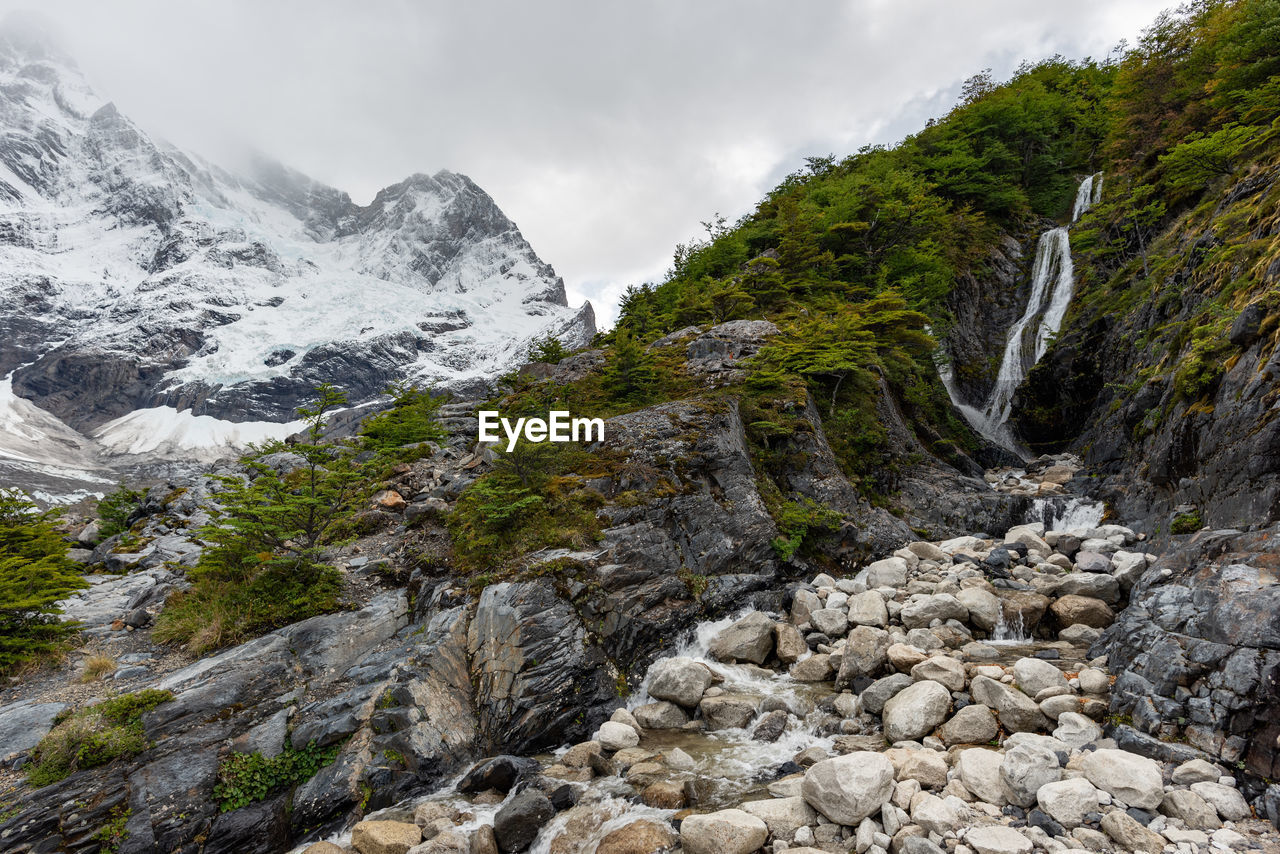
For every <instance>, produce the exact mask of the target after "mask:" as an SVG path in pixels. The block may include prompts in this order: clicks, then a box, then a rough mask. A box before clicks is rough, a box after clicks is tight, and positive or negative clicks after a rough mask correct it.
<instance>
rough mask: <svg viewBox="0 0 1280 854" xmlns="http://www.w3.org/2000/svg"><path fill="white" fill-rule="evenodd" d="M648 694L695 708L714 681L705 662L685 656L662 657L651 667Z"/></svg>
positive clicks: (687, 707) (688, 707)
mask: <svg viewBox="0 0 1280 854" xmlns="http://www.w3.org/2000/svg"><path fill="white" fill-rule="evenodd" d="M648 677H649V696H651V697H654V698H656V699H659V700H670V701H671V702H673V703H675V704H677V705H679V706H684V707H685V708H686V709H692V708H695V707H696V706H697V705H698V701H700V700H701V699H702V695H703V694H705V693H706V691H707V689H708V688H710V687H711V683H712V682H714V681H715V677H714V676H713V675H712V673H711V670H710V669H708V668H707V666H706V665H705V664H702V663H701V662H698V661H694V660H693V659H692V658H688V657H686V656H676V657H674V658H663V659H659V660H658V661H655V662H654V663H653V665H652V666H651V667H650V668H649V674H648Z"/></svg>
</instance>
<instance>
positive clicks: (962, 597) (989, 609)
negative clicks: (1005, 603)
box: [956, 587, 1000, 632]
mask: <svg viewBox="0 0 1280 854" xmlns="http://www.w3.org/2000/svg"><path fill="white" fill-rule="evenodd" d="M956 599H957V600H959V602H960V604H961V605H963V606H964V607H965V609H966V610H968V612H969V622H970V623H971V624H973V626H975V627H976V628H979V629H981V630H982V631H984V632H990V631H992V630H993V629H995V627H996V625H997V624H998V623H999V622H1000V599H999V597H997V596H996V595H995V594H994V593H992V592H991V591H990V590H985V589H983V588H981V587H968V588H966V589H964V590H961V591H960V592H959V593H957V594H956Z"/></svg>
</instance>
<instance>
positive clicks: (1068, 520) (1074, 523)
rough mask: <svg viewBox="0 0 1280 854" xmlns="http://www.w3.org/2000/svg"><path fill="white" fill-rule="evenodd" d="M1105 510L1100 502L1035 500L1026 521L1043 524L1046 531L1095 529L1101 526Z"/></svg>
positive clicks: (1076, 498) (1066, 499) (1073, 497)
mask: <svg viewBox="0 0 1280 854" xmlns="http://www.w3.org/2000/svg"><path fill="white" fill-rule="evenodd" d="M1105 510H1106V508H1105V507H1104V506H1103V504H1102V502H1101V501H1091V500H1089V499H1087V498H1079V497H1076V496H1071V497H1069V498H1065V499H1063V498H1058V499H1052V498H1037V499H1035V501H1034V502H1033V503H1032V506H1031V512H1030V513H1029V514H1028V516H1027V518H1028V521H1032V522H1043V523H1044V527H1045V530H1047V531H1074V530H1076V529H1077V528H1096V527H1098V526H1099V525H1101V524H1102V514H1103V513H1104V512H1105Z"/></svg>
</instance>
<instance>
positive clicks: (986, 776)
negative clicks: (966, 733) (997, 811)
mask: <svg viewBox="0 0 1280 854" xmlns="http://www.w3.org/2000/svg"><path fill="white" fill-rule="evenodd" d="M1003 759H1004V757H1003V756H1002V755H1001V754H1000V753H998V752H996V751H994V750H986V749H984V748H981V747H971V748H969V749H968V750H962V751H961V752H960V755H959V756H958V757H957V758H956V774H957V775H958V776H959V777H960V782H961V783H964V787H965V788H966V789H968V790H969V791H970V792H972V793H973V795H974V797H977V798H979V799H981V800H983V801H986V802H987V803H989V804H994V805H995V806H998V807H1002V806H1004V805H1005V804H1006V803H1008V799H1007V798H1006V796H1005V786H1004V780H1003V778H1002V777H1001V776H1000V763H1001V762H1002V761H1003Z"/></svg>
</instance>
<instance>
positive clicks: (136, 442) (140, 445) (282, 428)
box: [93, 406, 306, 460]
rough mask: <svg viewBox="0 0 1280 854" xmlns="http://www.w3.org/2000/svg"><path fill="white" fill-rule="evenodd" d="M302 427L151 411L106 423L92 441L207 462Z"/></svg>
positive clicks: (116, 449)
mask: <svg viewBox="0 0 1280 854" xmlns="http://www.w3.org/2000/svg"><path fill="white" fill-rule="evenodd" d="M304 426H306V425H305V424H304V423H303V422H302V421H290V422H288V423H285V424H275V423H272V422H270V421H241V422H235V421H223V420H222V419H220V418H214V417H213V416H211V415H194V414H192V412H191V411H190V410H182V411H179V410H177V409H175V408H174V407H172V406H156V407H152V408H150V409H138V410H135V411H134V412H130V413H129V414H128V415H125V416H122V417H120V418H117V419H115V420H114V421H109V422H107V423H106V424H104V425H102V426H101V427H99V428H98V429H97V430H95V431H94V434H93V436H94V438H95V439H97V440H98V443H99V444H100V445H101V446H102V447H103V448H104V449H106V450H107V451H109V452H110V453H113V454H129V455H134V456H138V455H146V456H148V457H152V458H157V457H158V458H168V459H188V460H189V459H192V458H201V459H209V460H213V459H217V458H218V457H221V456H225V455H226V452H228V451H230V450H233V449H240V448H245V447H247V446H249V445H251V444H260V443H262V442H266V441H269V440H271V439H283V438H285V437H286V436H289V435H291V434H293V433H297V432H298V431H299V430H301V429H302V428H303V427H304Z"/></svg>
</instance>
